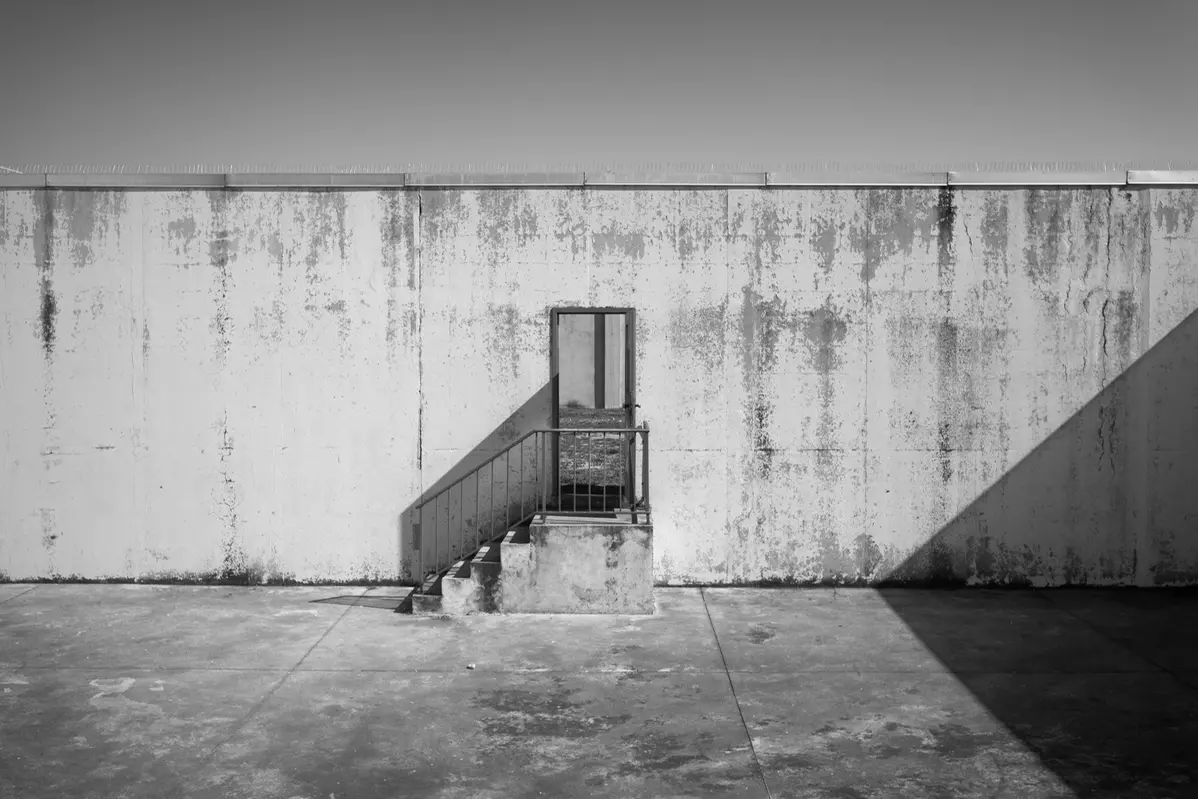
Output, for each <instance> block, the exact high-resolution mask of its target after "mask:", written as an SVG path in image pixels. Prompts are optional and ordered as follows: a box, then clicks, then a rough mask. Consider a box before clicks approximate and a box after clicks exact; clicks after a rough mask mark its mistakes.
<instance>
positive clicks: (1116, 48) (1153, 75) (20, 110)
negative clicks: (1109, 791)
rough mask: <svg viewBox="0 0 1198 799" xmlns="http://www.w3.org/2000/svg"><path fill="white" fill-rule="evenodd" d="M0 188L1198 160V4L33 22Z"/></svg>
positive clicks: (681, 8)
mask: <svg viewBox="0 0 1198 799" xmlns="http://www.w3.org/2000/svg"><path fill="white" fill-rule="evenodd" d="M0 37H2V39H0V76H2V77H0V164H7V165H10V166H14V165H28V164H50V165H61V164H125V165H135V164H189V163H207V164H268V165H271V164H301V165H309V164H310V165H326V166H336V165H354V164H458V163H462V164H466V163H493V164H504V163H517V164H523V165H533V164H538V165H539V164H545V165H564V164H594V163H635V164H642V163H647V162H669V163H681V162H690V163H703V164H707V163H720V164H732V163H747V162H756V163H766V164H780V163H798V162H818V161H831V162H839V163H846V164H847V163H862V162H869V163H875V162H885V163H905V162H937V163H944V162H963V161H980V162H986V163H990V162H996V161H1006V162H1012V161H1038V162H1044V161H1069V162H1085V161H1103V160H1105V161H1149V160H1151V161H1154V162H1155V161H1167V160H1173V161H1190V160H1194V159H1195V158H1198V2H1195V1H1194V0H1181V1H1180V2H1168V1H1166V0H1161V1H1160V2H1153V0H1140V1H1139V2H1109V1H1108V2H1103V0H1090V1H1089V2H1077V1H1075V0H1036V1H1034V2H1033V1H1032V0H992V1H988V2H977V1H976V0H974V1H970V0H963V1H962V2H955V3H953V2H946V1H942V0H829V2H824V3H811V2H799V1H798V0H795V1H794V2H781V1H780V0H771V1H770V2H765V1H764V0H722V1H721V2H708V0H691V1H690V2H686V3H682V2H669V3H666V2H653V0H639V1H638V2H633V1H631V0H594V1H593V2H571V1H570V0H558V1H557V2H550V0H519V2H503V1H502V0H492V1H491V2H482V1H480V0H427V1H425V2H401V1H400V0H395V1H394V2H382V0H373V1H372V2H356V1H355V0H321V1H320V2H309V0H288V1H287V2H283V0H234V1H233V2H226V1H225V0H201V1H199V2H186V1H185V2H179V1H178V0H159V1H157V2H148V1H141V0H138V1H123V0H104V1H103V2H98V1H97V0H88V1H87V2H67V1H66V0H36V2H25V3H20V4H16V3H9V4H6V8H5V10H4V12H3V17H2V18H0Z"/></svg>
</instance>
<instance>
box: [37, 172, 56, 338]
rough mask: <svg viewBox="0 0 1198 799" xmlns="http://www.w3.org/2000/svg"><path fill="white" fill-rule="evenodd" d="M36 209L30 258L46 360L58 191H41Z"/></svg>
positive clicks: (51, 325)
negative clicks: (35, 271) (40, 201)
mask: <svg viewBox="0 0 1198 799" xmlns="http://www.w3.org/2000/svg"><path fill="white" fill-rule="evenodd" d="M38 193H39V194H40V195H41V200H42V203H41V207H40V208H39V209H38V213H37V217H36V222H35V225H36V227H35V229H34V235H33V257H34V261H35V262H36V263H37V271H38V309H37V318H38V322H39V324H38V332H39V334H40V338H41V341H42V349H43V350H44V352H45V355H46V359H47V360H49V359H51V358H52V357H53V355H54V323H55V320H56V319H57V317H58V300H57V299H56V298H55V296H54V282H53V279H52V277H53V273H54V217H55V207H56V202H55V201H56V198H57V196H58V192H54V191H50V190H44V191H41V192H38Z"/></svg>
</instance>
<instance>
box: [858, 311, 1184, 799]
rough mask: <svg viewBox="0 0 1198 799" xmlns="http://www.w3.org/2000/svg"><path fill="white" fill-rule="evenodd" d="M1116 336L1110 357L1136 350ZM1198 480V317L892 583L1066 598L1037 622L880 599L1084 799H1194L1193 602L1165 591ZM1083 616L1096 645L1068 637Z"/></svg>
mask: <svg viewBox="0 0 1198 799" xmlns="http://www.w3.org/2000/svg"><path fill="white" fill-rule="evenodd" d="M1115 304H1116V303H1114V302H1112V305H1115ZM1105 310H1106V309H1105V308H1104V311H1105ZM1110 314H1111V316H1112V317H1114V316H1115V310H1114V309H1113V308H1112V309H1111V311H1110ZM1110 325H1111V327H1110V330H1109V331H1108V330H1107V328H1105V327H1104V328H1103V346H1104V348H1105V347H1107V346H1109V347H1111V348H1114V347H1115V346H1117V344H1116V342H1117V340H1118V339H1120V338H1123V339H1125V340H1124V341H1123V345H1126V343H1127V342H1126V338H1127V337H1129V336H1130V335H1131V331H1130V330H1128V329H1123V328H1120V327H1118V323H1117V321H1116V320H1115V319H1114V318H1112V320H1111V323H1110ZM943 355H944V353H942V356H943ZM951 432H952V431H950V433H951ZM950 437H951V436H950ZM951 456H952V453H951V452H949V451H945V452H943V453H942V457H943V458H944V460H945V470H946V474H947V475H948V476H951V462H952V457H951ZM1196 485H1198V314H1192V315H1190V316H1189V317H1188V318H1186V319H1185V320H1184V321H1183V322H1182V323H1181V324H1180V325H1179V326H1178V327H1176V328H1175V329H1174V330H1173V331H1171V332H1170V333H1169V334H1168V335H1167V336H1166V337H1164V338H1163V339H1162V340H1161V341H1160V342H1159V343H1158V344H1157V345H1156V346H1155V347H1153V348H1152V349H1150V350H1149V351H1148V352H1147V353H1145V355H1144V356H1143V357H1141V358H1140V359H1139V360H1137V361H1136V362H1135V363H1133V364H1132V365H1131V366H1130V367H1129V368H1128V369H1127V370H1126V371H1125V372H1123V373H1122V374H1121V375H1119V377H1117V378H1116V379H1115V380H1113V381H1111V382H1110V383H1109V384H1108V385H1107V386H1106V387H1105V388H1104V389H1103V390H1102V391H1101V393H1099V394H1098V396H1096V397H1095V398H1094V399H1093V400H1091V401H1090V402H1089V403H1087V404H1086V405H1085V406H1084V407H1083V408H1082V409H1081V410H1080V411H1079V412H1077V413H1076V414H1075V415H1074V416H1073V417H1072V418H1070V419H1069V420H1068V421H1067V422H1066V423H1065V424H1064V425H1062V426H1061V427H1060V428H1059V429H1057V430H1056V431H1055V432H1054V433H1053V434H1052V435H1051V436H1049V437H1048V439H1046V440H1045V441H1044V442H1043V443H1041V444H1040V445H1039V446H1037V447H1036V448H1035V450H1033V451H1032V452H1031V454H1029V455H1028V456H1027V457H1026V458H1024V459H1023V460H1022V461H1021V462H1019V463H1018V464H1017V465H1016V466H1015V467H1013V468H1012V469H1011V470H1010V471H1009V472H1008V473H1006V474H1005V475H1003V477H1002V478H1001V479H999V480H998V481H997V482H996V483H995V484H994V485H993V486H991V487H990V488H989V489H988V490H987V491H985V492H984V493H983V494H982V495H981V496H979V497H978V498H977V500H976V501H974V502H973V503H971V504H970V505H969V506H968V507H967V508H966V509H965V510H964V511H963V512H961V513H960V514H959V515H958V516H957V517H956V518H954V519H953V520H952V521H951V522H950V523H949V524H948V525H946V526H945V527H944V528H943V529H942V530H941V531H940V532H939V533H938V534H937V535H935V536H934V537H933V538H932V539H931V540H930V541H928V542H927V544H926V545H924V546H923V547H921V548H920V550H919V551H917V552H916V553H915V554H914V555H912V556H911V557H910V558H908V559H907V560H906V561H905V562H904V563H902V564H900V565H899V566H898V567H897V568H896V569H895V570H894V572H893V573H892V575H893V578H895V580H896V581H900V582H901V581H902V580H904V579H909V578H915V577H924V578H930V579H931V581H932V582H941V583H945V584H956V585H962V584H965V583H966V582H974V583H976V582H980V583H984V584H997V585H1001V584H1009V585H1028V584H1033V585H1035V584H1047V585H1049V586H1069V588H1045V589H1043V590H1038V591H1034V592H1028V593H1027V595H1026V597H1027V598H1026V602H1027V603H1035V604H1038V605H1040V610H1039V611H1037V612H1033V610H1034V608H1032V607H1031V606H1029V608H1028V612H1027V613H1020V612H1017V611H1012V610H1004V609H1001V608H1000V607H999V606H998V605H997V603H995V602H992V601H990V600H989V599H988V597H992V596H993V595H994V592H977V591H969V590H958V591H943V592H933V593H932V594H931V595H930V596H929V595H927V594H924V596H923V598H922V600H921V601H919V602H915V601H912V600H911V598H910V595H909V594H907V593H904V591H903V590H902V589H893V590H891V589H882V591H881V594H882V596H883V597H884V598H885V599H886V601H887V603H888V604H889V605H890V607H891V608H892V609H893V610H894V612H895V613H896V614H897V615H898V617H899V618H900V619H901V620H902V621H903V622H904V623H905V624H906V625H907V626H908V627H909V628H910V629H911V630H912V631H913V632H914V633H915V634H916V635H917V636H918V637H919V638H920V639H921V640H922V641H923V643H924V644H925V645H926V646H927V647H928V649H929V650H930V651H931V652H932V653H933V654H934V655H935V656H936V657H937V658H938V659H939V660H940V661H941V662H942V663H943V664H944V665H945V666H946V667H947V668H949V669H950V670H951V671H952V672H953V673H954V674H955V675H956V676H957V677H958V679H960V680H961V682H962V683H963V684H964V685H965V686H967V687H968V688H969V690H970V691H972V692H973V694H974V696H975V697H977V699H979V700H980V701H981V702H982V703H984V705H985V706H986V708H987V709H988V710H989V711H990V712H991V713H992V714H993V715H994V716H995V717H996V718H997V719H999V720H1000V721H1001V722H1002V723H1003V724H1005V725H1006V727H1007V728H1008V729H1010V730H1011V731H1012V732H1013V733H1015V734H1016V735H1018V736H1019V737H1020V739H1021V740H1022V741H1023V743H1024V744H1025V745H1026V746H1027V747H1028V748H1029V749H1030V750H1031V751H1033V752H1035V753H1036V754H1037V755H1038V756H1039V757H1040V759H1041V761H1042V762H1043V763H1044V764H1045V765H1047V766H1048V767H1049V768H1051V769H1052V770H1053V771H1054V772H1056V773H1057V774H1058V775H1059V776H1060V777H1061V779H1062V780H1064V782H1065V783H1066V784H1068V786H1069V787H1070V789H1071V790H1072V791H1073V792H1074V793H1075V794H1076V795H1077V796H1079V797H1080V796H1095V795H1102V796H1132V795H1136V796H1140V795H1144V796H1198V754H1196V752H1198V750H1196V749H1195V748H1194V745H1193V743H1192V742H1189V743H1186V742H1185V741H1184V740H1183V737H1182V736H1180V734H1179V732H1178V730H1179V728H1181V727H1182V725H1184V724H1186V723H1187V722H1188V723H1189V724H1190V725H1192V724H1193V721H1194V719H1195V718H1196V715H1195V714H1196V713H1198V702H1196V697H1198V677H1196V675H1198V654H1196V646H1195V643H1194V642H1195V641H1198V590H1192V589H1183V588H1170V587H1168V586H1170V585H1174V586H1176V585H1184V584H1193V583H1195V582H1196V581H1198V491H1195V490H1194V489H1195V486H1196ZM1137 583H1138V584H1139V585H1141V586H1152V588H1139V589H1137V588H1134V587H1133V588H1115V589H1106V590H1103V591H1094V590H1076V589H1077V588H1078V587H1084V586H1087V585H1089V586H1093V585H1096V584H1108V585H1118V584H1122V585H1127V586H1132V585H1135V584H1137ZM921 593H923V592H921ZM1045 605H1048V606H1050V607H1049V608H1048V610H1049V611H1050V612H1048V613H1045V612H1044V610H1045V608H1044V607H1043V606H1045ZM1079 619H1080V620H1081V621H1082V622H1084V624H1085V626H1086V629H1087V630H1089V631H1090V632H1092V633H1093V635H1092V637H1085V636H1083V637H1080V638H1069V640H1068V641H1066V640H1065V638H1063V633H1062V629H1064V628H1065V627H1066V626H1068V625H1069V624H1073V623H1075V622H1076V621H1077V620H1079ZM1066 637H1068V636H1066ZM1083 670H1085V671H1089V672H1092V673H1091V674H1090V675H1089V676H1087V677H1085V678H1083V677H1081V676H1080V672H1081V671H1083ZM1093 672H1098V673H1093Z"/></svg>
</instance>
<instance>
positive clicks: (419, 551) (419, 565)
mask: <svg viewBox="0 0 1198 799" xmlns="http://www.w3.org/2000/svg"><path fill="white" fill-rule="evenodd" d="M422 510H423V508H418V509H417V510H415V511H414V512H413V513H414V514H415V516H416V521H413V522H412V544H413V546H414V547H415V548H416V569H417V571H416V574H417V577H416V591H417V593H423V589H424V544H423V542H422V541H421V540H420V521H419V520H420V519H421V511H422Z"/></svg>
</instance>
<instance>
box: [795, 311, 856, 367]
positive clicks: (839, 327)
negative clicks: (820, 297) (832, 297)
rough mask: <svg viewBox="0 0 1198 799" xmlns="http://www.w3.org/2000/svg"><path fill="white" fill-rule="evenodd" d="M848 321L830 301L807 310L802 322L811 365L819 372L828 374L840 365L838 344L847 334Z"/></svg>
mask: <svg viewBox="0 0 1198 799" xmlns="http://www.w3.org/2000/svg"><path fill="white" fill-rule="evenodd" d="M848 329H849V327H848V322H847V320H846V319H845V318H844V316H842V315H841V313H840V312H839V311H837V309H836V308H835V306H833V305H832V303H831V302H829V303H826V304H825V305H824V306H823V307H822V308H816V309H815V310H814V311H808V312H807V314H806V320H805V322H804V324H803V335H804V336H805V337H806V339H807V344H808V355H809V357H810V359H811V366H812V367H813V368H814V369H815V371H816V372H818V373H820V374H828V373H830V372H832V371H834V370H835V369H836V368H837V367H839V366H840V362H841V357H840V350H839V346H838V345H839V344H841V343H842V342H843V341H844V339H845V336H847V335H848Z"/></svg>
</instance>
